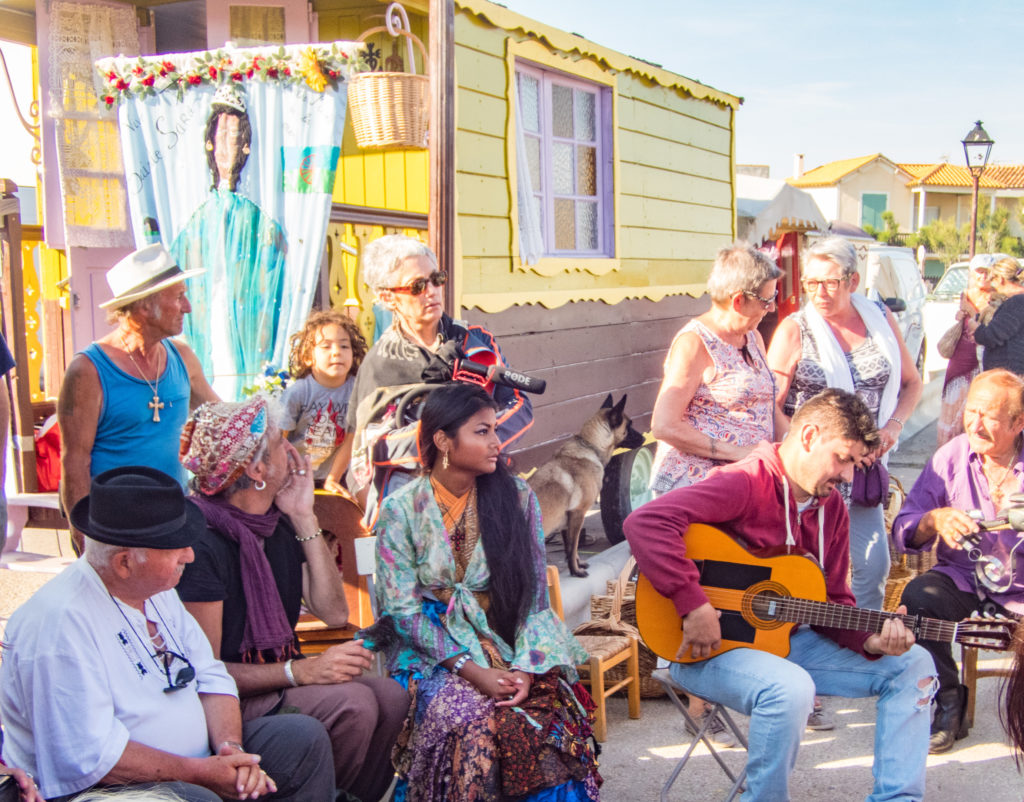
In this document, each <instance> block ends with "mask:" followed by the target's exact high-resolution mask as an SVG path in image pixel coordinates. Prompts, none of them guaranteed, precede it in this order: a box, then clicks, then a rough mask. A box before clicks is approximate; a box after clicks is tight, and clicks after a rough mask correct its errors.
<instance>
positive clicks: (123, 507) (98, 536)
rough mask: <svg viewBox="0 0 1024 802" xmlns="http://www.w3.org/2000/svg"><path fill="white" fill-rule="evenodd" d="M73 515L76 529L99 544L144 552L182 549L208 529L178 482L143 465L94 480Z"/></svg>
mask: <svg viewBox="0 0 1024 802" xmlns="http://www.w3.org/2000/svg"><path fill="white" fill-rule="evenodd" d="M70 517H71V524H72V526H74V527H75V529H77V530H78V531H79V532H82V533H83V534H84V535H85V536H86V537H89V538H92V539H93V540H98V541H99V542H100V543H109V544H111V545H114V546H128V547H138V548H145V549H183V548H185V547H186V546H191V545H192V544H193V543H194V542H195V540H196V538H197V537H198V536H199V534H200V533H201V532H202V531H203V529H205V528H206V519H205V518H204V517H203V513H202V512H200V510H199V508H198V507H197V506H196V505H195V504H193V503H192V502H191V501H189V500H188V499H186V498H185V494H184V493H183V492H182V489H181V485H180V484H178V482H177V481H176V480H175V479H173V478H172V477H170V476H168V475H167V474H166V473H164V472H163V471H158V470H156V469H155V468H147V467H144V466H141V465H129V466H127V467H124V468H113V469H111V470H109V471H104V472H103V473H101V474H99V475H98V476H95V477H93V480H92V486H91V487H90V491H89V495H88V496H86V497H85V498H83V499H82V500H81V501H79V502H78V503H77V504H75V506H74V508H73V509H72V510H71V516H70Z"/></svg>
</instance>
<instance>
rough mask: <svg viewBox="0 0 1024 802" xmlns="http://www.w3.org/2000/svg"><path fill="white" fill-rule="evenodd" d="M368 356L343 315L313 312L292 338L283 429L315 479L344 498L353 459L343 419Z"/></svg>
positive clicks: (352, 324)
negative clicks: (344, 478)
mask: <svg viewBox="0 0 1024 802" xmlns="http://www.w3.org/2000/svg"><path fill="white" fill-rule="evenodd" d="M364 356H366V340H364V339H363V335H362V334H361V333H360V331H359V328H358V327H357V326H356V324H355V323H354V322H353V321H352V320H350V319H349V318H348V317H346V316H345V315H344V314H342V313H341V312H336V311H334V310H325V311H316V310H314V311H313V312H312V313H311V314H310V316H309V318H308V319H307V320H306V323H305V325H303V327H302V329H301V330H300V331H297V332H295V334H293V335H292V336H291V355H290V357H289V370H290V371H291V374H292V378H293V382H292V384H290V385H289V386H288V388H287V389H286V390H285V391H284V396H283V397H282V402H283V404H284V408H285V413H284V420H283V421H282V422H281V428H282V429H283V430H284V431H286V432H287V436H288V439H289V440H290V441H291V442H292V444H293V445H294V446H295V447H296V448H297V449H298V450H299V451H300V452H301V453H303V454H309V456H310V458H311V459H312V462H313V469H314V470H315V471H316V479H317V480H319V481H322V482H323V485H324V487H325V488H326V489H327V490H331V491H334V492H341V491H342V490H343V485H342V478H341V477H342V476H343V475H344V473H345V470H346V469H347V468H348V462H349V458H350V457H351V455H352V440H351V438H348V437H346V436H345V435H346V432H345V416H346V414H347V412H348V401H349V397H350V396H351V395H352V387H353V385H354V383H355V379H354V376H355V374H356V371H357V370H358V369H359V364H360V363H361V362H362V361H363V357H364Z"/></svg>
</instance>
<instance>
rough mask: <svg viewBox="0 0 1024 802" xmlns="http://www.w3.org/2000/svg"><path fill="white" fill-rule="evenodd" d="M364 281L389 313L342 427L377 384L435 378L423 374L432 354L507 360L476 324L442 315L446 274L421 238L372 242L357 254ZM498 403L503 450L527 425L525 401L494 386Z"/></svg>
mask: <svg viewBox="0 0 1024 802" xmlns="http://www.w3.org/2000/svg"><path fill="white" fill-rule="evenodd" d="M362 261H363V266H362V278H363V281H364V282H366V284H367V285H368V286H369V287H370V289H371V290H373V292H374V293H375V294H376V296H377V298H378V300H379V301H380V303H381V304H383V305H384V306H385V307H386V308H387V309H388V311H390V312H391V314H392V321H391V325H390V326H389V327H388V328H387V329H385V330H384V332H383V333H382V334H381V335H380V339H378V340H377V342H375V343H374V344H373V346H372V347H371V348H370V350H369V352H367V354H366V357H365V359H364V360H363V363H362V364H361V365H360V366H359V373H358V374H357V375H356V383H355V387H354V388H353V390H352V398H351V400H350V401H349V406H348V413H347V418H346V429H347V430H348V431H350V432H355V431H356V429H357V426H358V425H359V424H360V423H365V422H363V421H357V420H356V412H357V410H358V408H359V404H360V402H361V401H362V400H363V399H364V398H366V396H368V395H370V394H371V393H372V392H373V391H374V390H376V389H377V388H378V387H395V386H400V385H404V384H419V383H420V382H423V381H436V377H432V376H431V375H430V373H429V371H428V375H427V376H424V370H425V369H427V368H428V367H429V368H433V367H435V366H436V365H437V360H436V359H435V355H437V354H438V351H443V352H449V351H450V350H451V349H452V348H454V347H455V346H458V347H459V348H460V349H461V350H462V351H465V352H468V351H470V350H483V351H489V352H491V353H493V354H494V355H495V356H496V357H497V358H498V359H499V360H500V361H501V362H502V363H505V360H504V359H503V358H502V356H501V351H500V350H499V349H498V346H497V344H496V343H495V342H494V337H493V336H492V335H491V333H490V332H488V331H487V330H486V329H484V328H482V327H480V326H466V325H464V324H462V323H458V322H456V321H454V320H452V318H450V317H449V316H448V315H446V314H445V312H444V285H445V283H446V282H447V281H448V274H447V273H445V272H444V271H443V270H439V269H438V266H437V257H436V256H435V255H434V252H433V251H432V250H430V248H429V247H427V246H426V245H424V244H423V243H422V242H420V241H419V240H416V239H413V238H412V237H406V236H403V235H401V234H389V235H387V236H384V237H380V238H379V239H376V240H374V241H373V242H371V243H370V244H369V245H367V246H366V248H364V249H363V254H362ZM493 395H494V400H495V402H496V403H497V405H498V438H499V440H500V442H501V445H502V448H506V447H507V446H508V445H509V443H511V442H512V441H513V440H515V439H516V438H517V437H518V436H519V435H521V434H522V433H523V432H524V431H526V429H527V428H529V426H530V423H531V422H532V421H533V407H532V405H531V403H530V399H529V398H528V397H527V396H526V395H524V394H521V393H520V392H519V391H518V390H514V389H512V388H510V387H504V386H501V385H498V386H495V388H494V392H493Z"/></svg>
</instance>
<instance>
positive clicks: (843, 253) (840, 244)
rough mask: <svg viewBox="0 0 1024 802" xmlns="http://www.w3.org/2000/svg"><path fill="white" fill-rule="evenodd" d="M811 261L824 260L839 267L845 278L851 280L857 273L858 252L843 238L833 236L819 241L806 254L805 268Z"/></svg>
mask: <svg viewBox="0 0 1024 802" xmlns="http://www.w3.org/2000/svg"><path fill="white" fill-rule="evenodd" d="M811 259H824V260H825V261H826V262H832V263H834V264H837V265H839V269H840V270H842V271H843V278H849V277H850V276H852V275H853V274H854V273H856V272H857V251H856V250H855V249H854V247H853V245H852V244H851V243H850V241H849V240H847V239H844V238H843V237H836V236H832V237H825V239H822V240H818V241H817V242H816V243H814V244H813V245H812V246H811V247H810V248H808V249H807V250H806V251H805V252H804V267H807V265H808V264H809V263H810V261H811Z"/></svg>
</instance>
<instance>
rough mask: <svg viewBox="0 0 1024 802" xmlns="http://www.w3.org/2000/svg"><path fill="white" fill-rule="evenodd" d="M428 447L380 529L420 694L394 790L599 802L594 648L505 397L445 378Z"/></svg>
mask: <svg viewBox="0 0 1024 802" xmlns="http://www.w3.org/2000/svg"><path fill="white" fill-rule="evenodd" d="M419 452H420V454H421V459H422V462H423V466H424V475H422V476H420V477H418V478H416V479H414V480H413V481H412V482H411V483H409V484H407V485H405V487H402V488H400V489H398V490H396V491H395V492H393V493H392V494H391V495H389V496H388V497H387V498H386V499H384V501H383V503H382V505H381V511H380V517H379V518H378V520H377V525H376V527H375V528H374V532H375V534H376V535H377V587H376V590H377V600H378V603H379V605H380V608H381V612H382V613H384V614H387V615H389V616H391V619H390V620H392V621H393V623H394V630H395V632H396V633H397V634H396V637H395V638H394V640H393V641H390V642H388V643H387V644H386V645H384V649H385V651H386V653H387V665H388V670H389V672H390V674H391V676H393V677H394V678H395V679H397V680H398V681H399V682H401V683H403V684H404V685H407V686H408V687H409V689H410V692H411V693H412V696H413V701H412V704H411V705H410V706H409V711H410V712H409V718H408V719H407V721H406V724H405V729H404V731H403V733H402V735H401V736H400V737H399V740H398V745H397V747H396V749H395V751H394V753H393V757H394V763H395V768H396V769H397V770H398V774H399V778H400V785H399V788H398V789H397V791H396V794H395V798H396V799H406V800H410V802H412V801H413V800H415V802H447V800H460V801H461V802H469V801H470V800H504V799H508V800H512V799H516V800H548V801H549V802H553V801H554V800H561V802H574V801H575V800H579V802H586V801H587V800H591V801H593V800H597V799H598V785H599V784H600V782H601V779H600V777H599V775H598V772H597V762H596V760H595V754H594V748H593V743H592V741H591V737H590V736H591V723H592V722H591V718H590V715H588V713H587V706H588V702H589V696H588V694H587V693H586V691H585V690H584V689H583V688H582V687H580V686H579V685H578V684H577V676H576V671H575V668H574V666H575V665H578V664H579V663H580V661H581V660H583V659H584V657H585V652H584V651H583V650H582V648H581V647H580V645H579V643H578V642H577V641H576V639H575V638H574V637H573V636H572V635H571V634H570V633H569V630H568V629H567V628H566V627H565V625H564V624H563V623H562V621H561V620H560V619H559V618H558V616H557V615H556V614H555V613H554V611H553V610H552V609H551V606H550V604H549V603H548V593H547V578H546V570H545V564H546V558H545V552H544V530H543V529H542V527H541V518H540V507H539V505H538V504H537V499H536V497H535V496H534V494H533V492H532V491H531V490H530V488H529V486H528V485H527V484H526V483H525V482H523V481H522V480H520V479H517V478H515V477H514V476H512V475H511V474H510V473H509V472H508V470H507V469H506V467H505V465H504V464H503V462H502V460H501V459H500V458H499V457H500V443H499V441H498V436H497V415H496V412H495V404H494V401H493V400H492V399H491V397H490V396H489V395H488V394H487V392H486V391H484V390H483V388H481V387H477V386H474V385H471V384H465V383H461V382H452V383H450V384H446V385H442V386H440V387H438V388H437V389H436V390H434V391H433V392H432V393H431V394H430V395H429V396H428V398H427V401H426V402H425V403H424V405H423V412H422V415H421V417H420V430H419ZM382 645H383V644H382Z"/></svg>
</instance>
